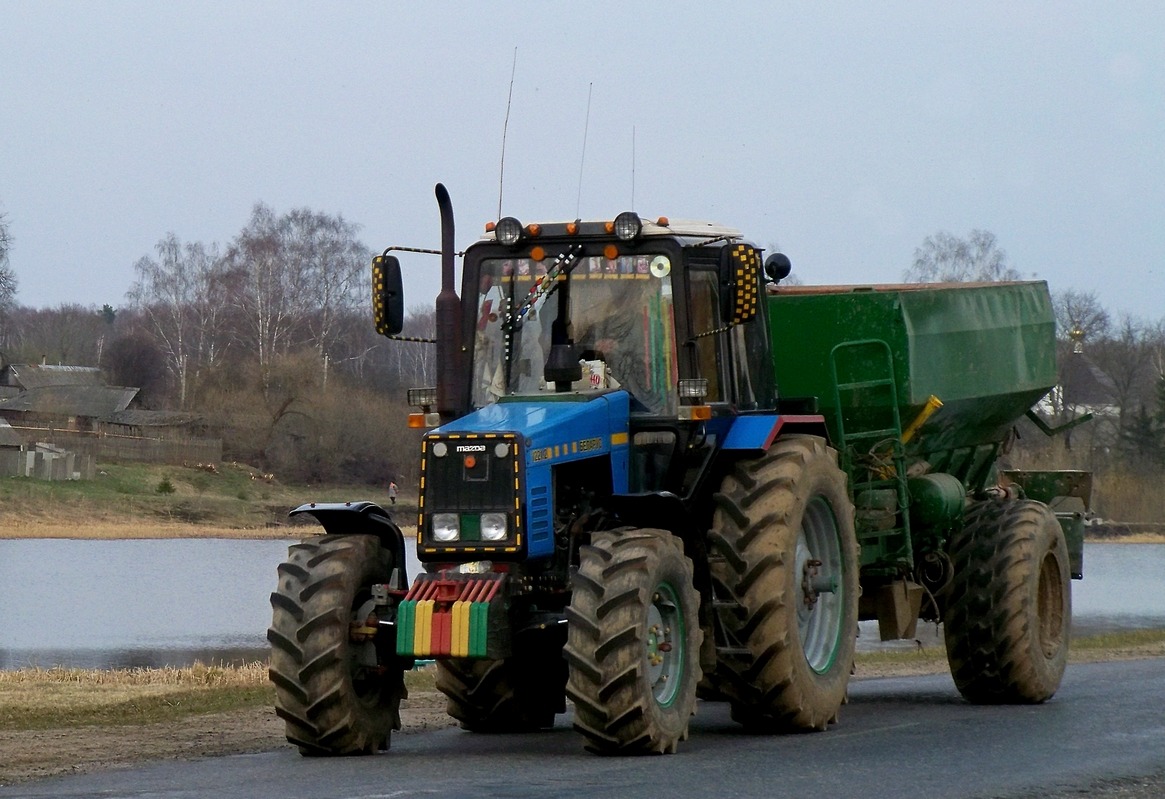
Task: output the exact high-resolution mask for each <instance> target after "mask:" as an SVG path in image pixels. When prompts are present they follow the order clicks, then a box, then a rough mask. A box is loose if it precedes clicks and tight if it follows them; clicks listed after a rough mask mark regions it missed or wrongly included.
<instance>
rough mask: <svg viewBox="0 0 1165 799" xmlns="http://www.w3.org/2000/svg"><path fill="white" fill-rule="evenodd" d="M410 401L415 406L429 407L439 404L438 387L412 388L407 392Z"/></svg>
mask: <svg viewBox="0 0 1165 799" xmlns="http://www.w3.org/2000/svg"><path fill="white" fill-rule="evenodd" d="M407 397H408V403H409V405H411V406H412V407H414V408H426V409H427V408H428V407H429V406H430V405H436V404H437V387H436V386H428V387H426V388H410V389H409V390H408V393H407Z"/></svg>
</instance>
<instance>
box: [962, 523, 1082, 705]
mask: <svg viewBox="0 0 1165 799" xmlns="http://www.w3.org/2000/svg"><path fill="white" fill-rule="evenodd" d="M950 549H951V559H952V561H953V563H954V578H953V580H952V581H951V585H950V588H949V590H948V592H947V595H946V597H945V608H946V609H945V613H944V618H943V621H944V626H945V629H946V636H945V637H946V649H947V662H948V663H949V664H950V667H951V676H952V677H954V680H955V685H956V686H958V689H959V692H960V693H962V695H963V696H964V697H965V698H966V699H967V700H968V701H970V702H975V703H977V704H1032V703H1038V702H1043V701H1046V700H1047V699H1050V698H1051V696H1052V695H1053V694H1054V693H1055V692H1056V690H1057V689H1058V688H1059V687H1060V680H1061V679H1062V678H1063V676H1064V667H1065V665H1066V664H1067V662H1068V639H1069V626H1070V624H1071V619H1072V584H1071V575H1070V573H1069V566H1068V545H1067V543H1066V542H1065V540H1064V532H1063V530H1062V529H1061V528H1060V523H1059V522H1058V521H1056V516H1055V514H1054V513H1052V511H1051V510H1050V509H1049V508H1048V507H1047V506H1046V505H1044V504H1043V503H1042V502H1036V501H1033V500H1018V501H1007V502H1000V501H996V500H987V501H984V502H977V503H975V504H974V505H972V506H971V507H970V509H969V510H968V511H967V513H966V516H965V520H964V525H963V530H962V532H961V533H959V534H958V535H956V536H955V537H954V538H953V540H952V541H951V547H950Z"/></svg>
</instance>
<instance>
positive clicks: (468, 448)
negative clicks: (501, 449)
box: [457, 444, 485, 452]
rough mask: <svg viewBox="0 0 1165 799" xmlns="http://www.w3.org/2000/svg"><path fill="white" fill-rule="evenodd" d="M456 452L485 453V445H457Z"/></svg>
mask: <svg viewBox="0 0 1165 799" xmlns="http://www.w3.org/2000/svg"><path fill="white" fill-rule="evenodd" d="M457 451H458V452H485V444H458V445H457Z"/></svg>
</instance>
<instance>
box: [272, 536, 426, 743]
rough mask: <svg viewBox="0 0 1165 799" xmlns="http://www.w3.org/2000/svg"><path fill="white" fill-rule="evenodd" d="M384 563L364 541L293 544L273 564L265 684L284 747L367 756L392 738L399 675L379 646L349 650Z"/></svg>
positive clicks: (382, 577)
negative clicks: (271, 688) (269, 685)
mask: <svg viewBox="0 0 1165 799" xmlns="http://www.w3.org/2000/svg"><path fill="white" fill-rule="evenodd" d="M391 561H392V556H391V555H390V553H389V552H388V551H387V550H385V549H383V548H382V547H381V546H380V543H379V542H378V541H377V539H376V538H375V537H374V536H369V535H325V536H319V537H318V538H312V539H308V540H306V541H303V542H302V543H299V544H293V545H292V546H291V547H290V548H289V550H288V556H287V561H286V562H284V563H282V564H280V566H279V569H278V573H279V585H278V588H277V590H276V591H275V593H273V594H271V607H272V611H273V615H272V621H271V628H270V629H269V630H268V631H267V640H268V641H269V642H270V643H271V668H270V676H271V682H273V683H274V684H275V712H276V714H277V715H278V716H279V717H280V718H282V719H283V720H284V722H285V723H286V732H287V740H288V741H290V742H291V743H293V744H295V745H296V746H297V747H299V751H300V752H301V753H302V754H304V755H355V754H371V753H374V752H376V751H377V750H378V749H387V748H388V745H389V736H390V734H391V732H392V731H393V730H399V729H400V701H401V699H402V698H403V697H404V696H405V695H406V692H405V687H404V669H403V667H402V665H400V664H399V663H398V662H397V661H396V660H395V658H393V657H392V655H391V652H390V651H388V650H387V647H386V646H385V645H384V644H381V651H380V652H378V651H377V643H374V642H373V641H370V640H369V641H354V640H353V639H352V634H351V627H352V623H353V622H356V621H363V620H365V619H367V618H368V615H369V614H370V613H371V612H372V610H373V608H374V605H373V604H372V600H371V594H370V586H372V585H373V584H374V583H385V582H388V579H389V573H390V572H391V571H392V562H391Z"/></svg>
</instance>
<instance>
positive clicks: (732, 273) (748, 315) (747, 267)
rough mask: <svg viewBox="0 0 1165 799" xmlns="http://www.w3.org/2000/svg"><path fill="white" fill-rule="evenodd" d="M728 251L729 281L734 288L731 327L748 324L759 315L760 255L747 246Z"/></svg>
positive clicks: (734, 246)
mask: <svg viewBox="0 0 1165 799" xmlns="http://www.w3.org/2000/svg"><path fill="white" fill-rule="evenodd" d="M727 249H728V270H729V274H728V277H729V280H730V281H731V286H732V306H731V309H730V311H731V313H730V315H729V320H730V321H729V324H730V325H739V324H741V323H743V322H747V321H748V320H749V319H752V318H753V317H754V316H756V314H757V305H758V303H759V302H760V267H761V263H760V253H759V252H757V251H756V249H755V248H753V247H750V246H749V245H747V244H734V245H732V246H731V247H729V248H727Z"/></svg>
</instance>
